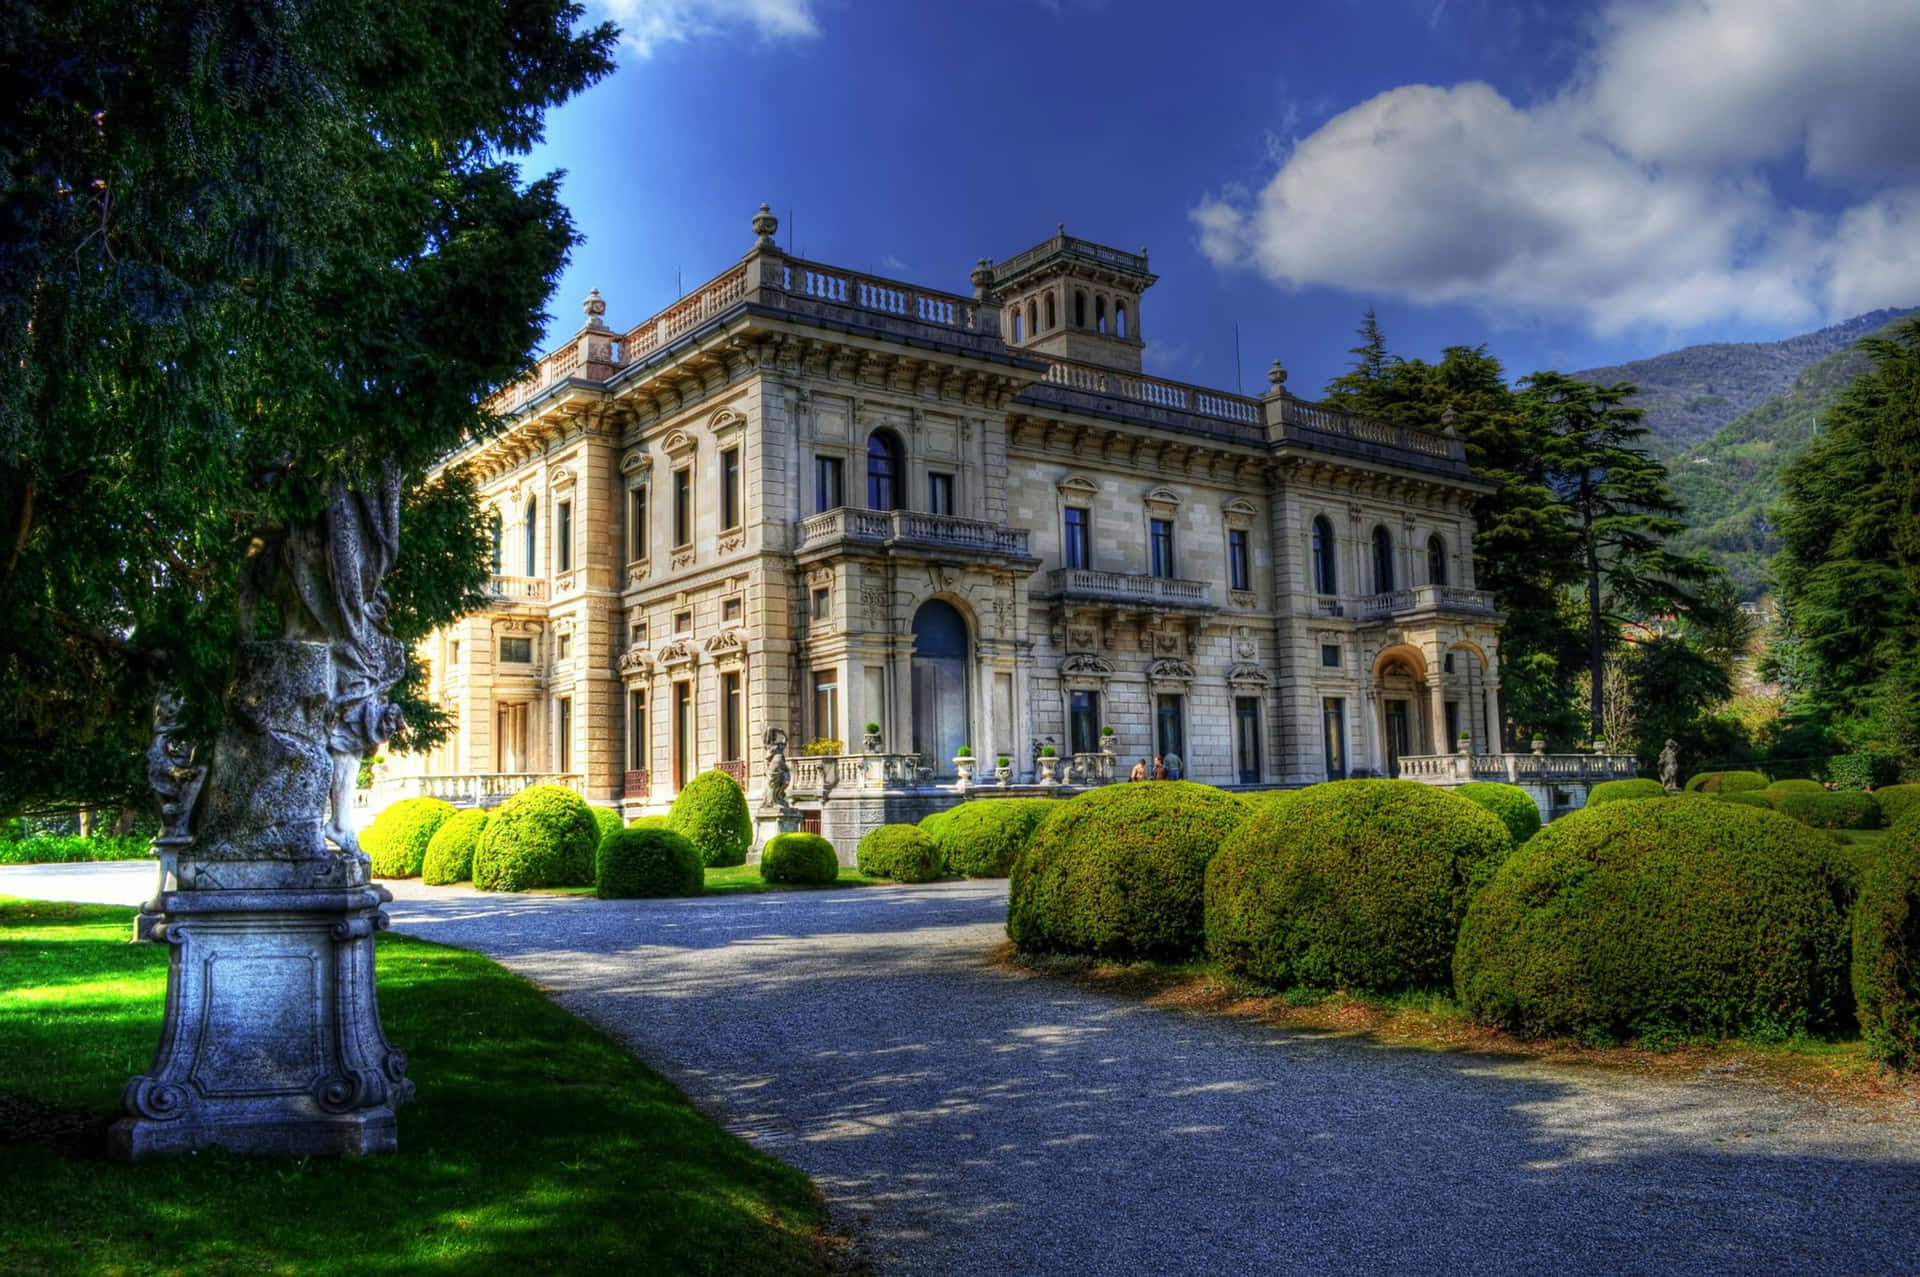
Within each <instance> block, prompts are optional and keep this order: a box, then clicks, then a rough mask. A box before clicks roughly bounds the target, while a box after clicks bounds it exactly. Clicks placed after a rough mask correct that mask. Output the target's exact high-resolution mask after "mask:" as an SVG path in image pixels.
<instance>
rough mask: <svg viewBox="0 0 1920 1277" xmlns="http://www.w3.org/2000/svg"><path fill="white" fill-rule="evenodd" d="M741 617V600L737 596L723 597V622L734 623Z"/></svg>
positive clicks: (721, 617)
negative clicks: (731, 597) (734, 597)
mask: <svg viewBox="0 0 1920 1277" xmlns="http://www.w3.org/2000/svg"><path fill="white" fill-rule="evenodd" d="M739 619H740V600H739V599H737V598H736V599H722V600H721V601H720V622H721V624H723V625H732V624H733V623H734V622H735V621H738V620H739Z"/></svg>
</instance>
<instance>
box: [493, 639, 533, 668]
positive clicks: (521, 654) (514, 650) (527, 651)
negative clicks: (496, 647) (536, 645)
mask: <svg viewBox="0 0 1920 1277" xmlns="http://www.w3.org/2000/svg"><path fill="white" fill-rule="evenodd" d="M500 659H501V660H503V661H512V662H513V663H514V664H516V665H525V664H527V663H529V662H531V661H532V660H533V640H532V639H530V638H503V639H501V640H500Z"/></svg>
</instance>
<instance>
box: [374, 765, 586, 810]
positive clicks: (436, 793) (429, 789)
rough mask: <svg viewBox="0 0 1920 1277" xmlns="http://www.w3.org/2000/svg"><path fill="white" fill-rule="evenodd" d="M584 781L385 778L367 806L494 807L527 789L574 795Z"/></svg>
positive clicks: (571, 776) (479, 775)
mask: <svg viewBox="0 0 1920 1277" xmlns="http://www.w3.org/2000/svg"><path fill="white" fill-rule="evenodd" d="M585 779H586V778H585V777H584V776H582V775H580V774H579V773H577V772H457V773H448V774H435V775H422V776H387V777H384V778H382V779H381V780H379V781H376V782H375V783H374V785H373V788H372V791H371V798H370V801H369V803H368V804H367V805H368V806H376V805H377V806H380V807H385V806H387V805H389V804H391V803H395V802H398V801H399V800H401V799H402V798H438V799H440V800H441V801H442V802H448V803H452V804H453V805H454V806H456V807H495V806H498V805H499V804H500V803H503V802H505V801H506V800H507V799H509V798H511V797H513V796H514V795H515V794H517V793H519V792H520V791H521V790H523V789H525V788H527V787H528V786H530V785H563V786H565V787H566V788H568V789H571V790H573V791H574V792H575V793H578V792H579V791H580V787H581V785H582V784H583V783H584V782H585Z"/></svg>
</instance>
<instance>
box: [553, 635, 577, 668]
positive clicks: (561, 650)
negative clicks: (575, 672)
mask: <svg viewBox="0 0 1920 1277" xmlns="http://www.w3.org/2000/svg"><path fill="white" fill-rule="evenodd" d="M553 646H554V653H553V655H554V659H555V660H557V661H561V662H565V661H568V660H571V659H572V658H573V635H571V634H562V635H559V636H558V637H556V638H555V639H554V640H553Z"/></svg>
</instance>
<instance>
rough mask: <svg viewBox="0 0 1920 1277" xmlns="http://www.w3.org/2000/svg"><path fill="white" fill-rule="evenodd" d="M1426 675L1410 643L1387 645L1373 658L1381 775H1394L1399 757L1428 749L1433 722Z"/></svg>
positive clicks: (1419, 657)
mask: <svg viewBox="0 0 1920 1277" xmlns="http://www.w3.org/2000/svg"><path fill="white" fill-rule="evenodd" d="M1427 675H1428V672H1427V662H1426V660H1425V658H1424V657H1423V656H1422V655H1421V654H1420V652H1419V651H1418V649H1415V648H1412V647H1406V646H1401V647H1393V648H1388V649H1387V650H1386V651H1385V652H1382V653H1381V654H1380V656H1379V657H1378V658H1376V659H1375V661H1374V666H1373V690H1374V696H1375V699H1376V700H1377V701H1378V702H1379V707H1380V709H1379V713H1380V718H1379V722H1378V723H1377V724H1376V727H1377V728H1378V730H1379V733H1380V749H1379V755H1378V765H1379V768H1380V773H1381V775H1383V776H1398V775H1399V774H1400V760H1401V758H1403V757H1405V756H1406V755H1408V754H1425V753H1428V752H1430V748H1431V747H1430V744H1429V742H1431V741H1432V740H1433V724H1432V723H1431V722H1430V721H1429V718H1430V715H1431V712H1432V711H1431V707H1430V706H1429V705H1428V704H1427V702H1428V701H1429V699H1430V698H1429V696H1428V694H1427V693H1428V684H1427Z"/></svg>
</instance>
